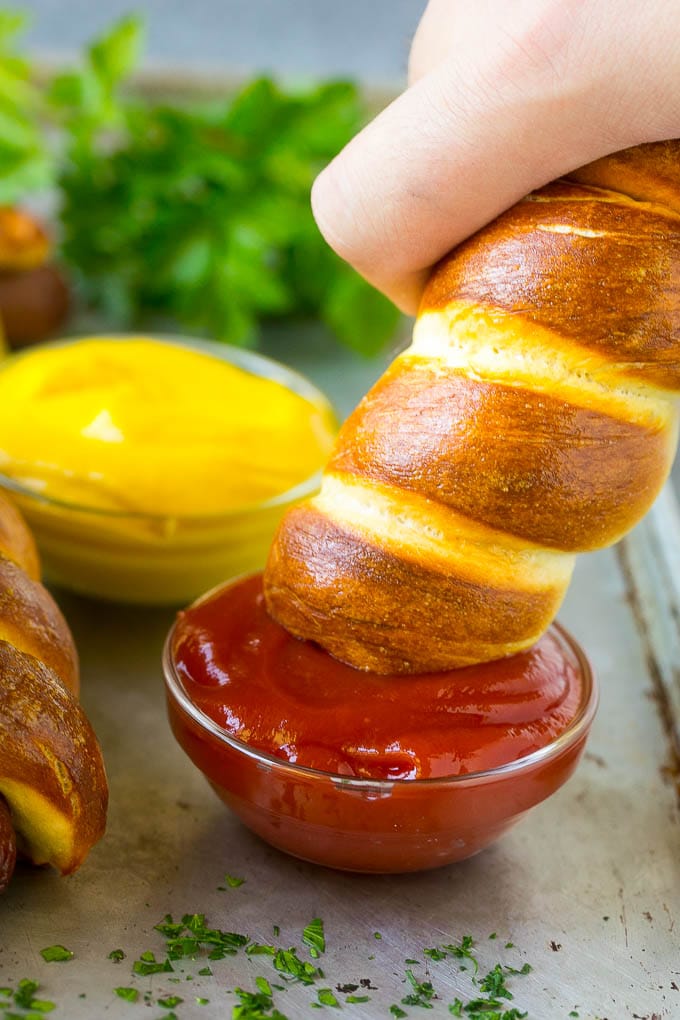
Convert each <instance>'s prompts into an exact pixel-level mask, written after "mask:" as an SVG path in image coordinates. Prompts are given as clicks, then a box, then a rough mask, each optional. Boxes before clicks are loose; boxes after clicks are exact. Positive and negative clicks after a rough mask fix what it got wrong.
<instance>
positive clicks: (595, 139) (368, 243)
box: [312, 0, 646, 312]
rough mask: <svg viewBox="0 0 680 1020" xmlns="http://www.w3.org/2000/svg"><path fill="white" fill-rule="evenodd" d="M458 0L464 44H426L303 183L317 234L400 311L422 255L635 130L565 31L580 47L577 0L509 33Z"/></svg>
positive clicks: (406, 306)
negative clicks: (409, 76) (406, 82)
mask: <svg viewBox="0 0 680 1020" xmlns="http://www.w3.org/2000/svg"><path fill="white" fill-rule="evenodd" d="M465 6H466V9H467V13H466V17H467V19H468V21H469V22H470V24H473V23H474V24H475V25H476V28H475V32H472V29H470V33H469V36H468V38H469V39H470V40H471V42H472V43H473V45H472V46H471V48H469V49H468V48H467V47H466V48H465V49H463V48H461V47H459V48H458V49H457V50H456V52H455V55H454V56H452V57H444V58H442V57H441V53H440V54H438V56H437V57H436V58H435V66H434V68H433V69H432V70H430V71H428V72H426V73H424V74H423V75H422V76H421V77H420V78H419V80H417V81H416V82H415V84H414V85H413V86H412V87H410V88H409V89H408V90H407V91H406V92H405V93H404V94H403V95H402V96H400V97H399V98H398V99H397V100H395V102H394V103H392V104H391V105H390V106H389V107H388V108H387V109H386V110H385V111H384V112H383V113H382V114H381V115H380V116H379V117H378V118H376V120H375V121H373V122H372V123H371V124H370V125H369V126H368V127H367V128H365V129H364V131H362V132H361V133H360V134H359V135H358V136H357V137H356V138H355V139H354V140H353V141H352V142H351V143H350V144H349V145H348V146H347V147H346V149H344V150H343V152H342V153H341V154H340V155H339V156H338V157H337V158H336V159H335V160H334V161H333V163H331V164H330V166H329V167H328V168H327V169H326V170H325V171H324V172H323V173H322V174H321V176H320V177H319V178H318V180H317V181H316V183H315V186H314V189H313V193H312V204H313V209H314V214H315V216H316V218H317V221H318V223H319V227H320V229H321V231H322V233H323V234H324V236H325V237H326V239H327V240H328V242H329V244H330V245H331V246H332V247H333V248H334V249H335V250H336V251H337V252H338V253H339V254H340V255H341V256H342V257H343V258H345V259H346V260H347V261H348V262H350V263H351V264H352V265H353V266H354V267H355V268H356V269H358V270H359V272H361V273H362V274H363V275H364V276H365V277H366V278H367V279H368V280H370V282H372V283H373V284H375V286H377V287H378V288H379V289H381V290H383V291H384V292H385V293H386V294H387V295H388V296H389V297H391V298H392V299H393V300H394V301H395V302H396V303H397V304H398V305H399V307H401V308H402V309H403V310H404V311H407V312H414V311H415V310H416V308H417V303H418V299H419V296H420V293H421V290H422V286H423V283H424V280H425V279H426V277H427V274H428V271H429V268H430V267H431V266H432V265H433V264H434V263H435V262H436V261H437V260H438V259H439V258H441V257H442V256H443V255H444V254H446V252H448V251H449V250H450V249H451V248H453V247H454V246H455V245H456V244H458V243H459V242H460V241H462V240H463V239H464V238H465V237H467V236H469V235H470V234H472V233H474V231H476V230H477V229H479V228H480V227H481V226H483V225H484V224H485V223H487V222H488V221H489V220H491V219H493V218H494V217H495V216H497V215H498V214H499V213H500V212H501V211H502V210H504V209H506V208H508V207H509V206H510V205H512V204H513V203H514V202H516V201H517V200H518V199H520V198H521V197H522V196H523V195H525V194H526V193H527V192H529V191H531V190H532V189H534V188H535V187H538V186H540V185H541V184H543V183H546V182H547V181H549V180H551V179H553V178H555V177H558V176H560V175H561V174H563V173H565V172H567V171H568V170H571V169H573V168H574V167H576V166H579V165H582V164H583V163H587V162H589V161H590V160H593V159H596V158H598V157H600V156H602V155H604V154H606V153H607V152H611V151H614V150H615V149H618V148H623V147H625V146H626V145H632V144H635V143H636V142H637V141H641V140H643V139H642V138H639V137H636V136H635V132H636V131H639V126H637V125H635V124H633V123H632V121H631V122H630V123H628V121H627V122H626V123H623V122H622V118H621V117H620V116H619V117H612V116H611V110H612V109H613V108H614V107H615V106H616V103H617V101H618V93H617V92H616V88H617V78H616V76H612V73H611V66H607V63H606V61H605V60H604V59H602V58H601V57H600V55H597V59H595V60H590V61H589V62H587V63H584V62H583V60H581V59H580V56H581V54H580V52H579V49H578V46H577V45H576V42H575V40H585V42H584V44H583V46H582V50H583V52H587V53H591V52H592V51H593V47H592V45H590V41H589V38H588V29H589V26H588V25H587V24H586V23H582V24H576V25H575V24H574V22H573V20H570V19H569V17H567V15H571V14H573V11H571V10H570V8H572V7H579V5H578V4H570V3H566V4H557V5H548V6H550V7H551V9H552V8H555V9H556V10H557V14H556V15H555V16H554V18H553V21H552V22H551V24H550V26H549V31H548V28H547V27H546V25H545V24H544V23H541V25H540V26H539V30H537V29H536V26H535V25H534V26H533V29H532V32H527V31H523V32H517V33H516V34H515V35H514V36H512V35H509V34H508V29H507V26H506V25H504V24H502V23H500V22H494V23H493V24H490V23H486V22H484V20H483V19H481V20H480V19H478V20H477V21H476V22H475V21H474V12H473V11H472V7H471V5H469V4H467V2H466V4H465ZM485 6H486V7H489V6H492V5H490V4H489V2H488V0H487V3H486V5H485V4H484V2H483V0H482V2H481V7H482V8H485ZM496 6H497V5H496ZM510 6H511V7H513V9H514V10H515V13H516V11H517V8H516V7H515V5H510ZM534 6H536V5H534ZM543 6H546V5H543ZM586 7H587V5H580V9H581V10H582V11H584V10H585V8H586ZM560 11H562V13H560ZM564 12H566V14H565V13H564ZM563 15H564V16H563ZM583 16H584V17H585V15H583ZM485 32H486V34H487V38H486V40H485V41H484V43H482V41H481V40H482V39H483V36H484V34H485ZM475 33H476V36H475ZM450 48H451V47H450V46H449V50H450ZM418 73H419V71H418V68H416V70H415V74H416V76H417V74H418ZM629 77H630V76H629V75H628V78H629ZM645 140H646V139H645Z"/></svg>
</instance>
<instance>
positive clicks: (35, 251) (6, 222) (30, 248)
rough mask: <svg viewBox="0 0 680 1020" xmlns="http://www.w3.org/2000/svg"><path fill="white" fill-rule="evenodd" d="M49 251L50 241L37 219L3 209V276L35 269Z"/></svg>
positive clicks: (0, 264)
mask: <svg viewBox="0 0 680 1020" xmlns="http://www.w3.org/2000/svg"><path fill="white" fill-rule="evenodd" d="M49 251H50V241H49V238H48V236H47V234H46V233H45V230H44V229H43V227H42V226H41V225H40V223H38V221H37V220H36V219H35V218H34V217H33V216H31V215H30V214H29V213H27V212H25V211H24V210H22V209H16V208H14V207H13V206H6V205H5V206H0V272H2V273H4V272H16V271H17V270H28V269H34V268H35V267H36V266H41V265H42V264H43V262H44V261H45V259H46V258H47V256H48V254H49Z"/></svg>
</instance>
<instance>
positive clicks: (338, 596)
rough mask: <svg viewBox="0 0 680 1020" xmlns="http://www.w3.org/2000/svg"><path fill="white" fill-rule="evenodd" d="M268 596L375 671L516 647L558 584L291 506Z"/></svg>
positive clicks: (329, 645)
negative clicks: (399, 545) (372, 538)
mask: <svg viewBox="0 0 680 1020" xmlns="http://www.w3.org/2000/svg"><path fill="white" fill-rule="evenodd" d="M266 577H267V587H266V599H267V607H268V610H269V612H270V613H271V614H272V616H274V617H275V618H276V619H280V618H281V616H282V615H283V614H285V625H286V627H287V629H288V630H289V631H290V632H291V633H292V634H294V635H295V636H296V637H304V638H308V639H309V640H312V641H317V642H318V643H319V644H321V645H323V647H324V648H325V649H327V651H329V652H330V653H331V654H332V655H334V656H335V657H336V658H338V659H341V660H342V661H343V662H351V663H352V665H353V666H355V667H357V668H358V669H363V670H371V671H372V672H374V673H412V672H415V671H422V666H421V663H422V662H427V664H428V666H427V668H428V670H430V671H432V670H439V669H452V668H455V667H457V666H465V665H469V664H470V663H471V662H477V661H480V659H481V660H485V659H495V658H499V657H501V656H503V655H506V654H508V652H509V651H513V652H515V651H519V650H520V649H522V648H525V647H527V646H528V645H530V644H532V643H533V642H534V641H535V640H537V639H538V637H539V635H540V634H541V633H542V632H543V630H545V628H546V627H547V626H548V624H549V623H550V621H551V620H552V618H553V616H554V615H555V613H556V612H557V609H558V607H559V604H560V602H561V601H562V597H563V594H564V587H565V586H563V585H559V584H558V585H552V584H546V585H545V587H544V588H543V589H542V590H541V589H539V590H537V591H532V592H527V591H526V590H525V589H524V587H523V586H522V585H521V582H520V584H519V585H518V586H517V587H516V588H515V587H513V586H512V584H510V585H509V586H505V587H503V588H497V587H493V586H491V585H488V584H483V583H482V584H479V583H475V582H474V581H473V580H471V579H470V578H469V576H465V574H464V573H463V572H462V571H461V572H457V571H456V570H455V569H454V570H451V569H449V570H444V569H440V570H437V569H435V567H434V566H433V564H432V563H431V562H429V563H423V562H418V561H415V560H413V559H411V558H408V557H407V556H404V555H402V556H398V555H395V554H394V553H391V552H389V551H387V550H385V549H384V548H379V547H377V546H375V545H372V544H370V543H367V542H365V541H364V540H363V539H362V537H361V535H358V534H357V533H356V532H354V531H351V530H347V529H343V528H340V527H338V526H337V525H335V524H334V523H333V522H332V521H330V520H329V519H328V517H327V516H326V515H324V514H323V513H321V512H320V511H318V510H316V509H315V508H314V507H313V506H309V505H302V506H298V507H295V508H293V509H292V510H291V511H290V512H289V514H288V518H287V521H286V525H285V527H282V528H281V529H280V531H279V534H278V537H277V539H276V540H275V542H274V544H273V546H272V551H271V554H270V558H269V562H268V564H267V574H266Z"/></svg>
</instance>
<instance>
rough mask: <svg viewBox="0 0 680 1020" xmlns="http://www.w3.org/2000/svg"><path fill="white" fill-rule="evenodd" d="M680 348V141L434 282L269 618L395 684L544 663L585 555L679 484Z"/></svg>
mask: <svg viewBox="0 0 680 1020" xmlns="http://www.w3.org/2000/svg"><path fill="white" fill-rule="evenodd" d="M679 341H680V142H663V143H658V144H654V145H647V146H640V147H638V148H636V149H631V150H627V151H626V152H624V153H619V154H616V155H615V156H612V157H608V158H607V159H604V160H600V161H598V162H597V163H594V164H592V165H591V166H589V167H586V168H584V169H583V170H580V171H577V172H576V173H575V174H574V175H573V176H571V177H570V178H569V179H567V180H563V181H559V182H556V183H554V184H551V185H548V186H547V187H545V188H543V189H541V190H540V191H537V192H535V193H533V194H531V195H529V196H528V197H527V198H526V199H524V200H523V201H521V202H519V203H518V204H517V205H515V206H514V207H513V208H512V209H510V210H509V211H508V212H506V213H505V214H504V215H502V216H500V217H499V218H498V219H497V220H495V221H494V222H492V223H490V224H489V225H488V226H487V227H485V228H484V229H483V230H481V231H479V233H477V234H476V235H475V236H474V237H472V238H470V239H469V240H468V241H467V242H465V243H464V244H462V245H461V246H460V247H459V248H457V249H456V250H455V251H454V252H452V253H451V254H450V255H449V256H447V257H446V258H445V259H443V260H442V262H440V264H439V265H438V266H437V267H436V268H435V270H434V272H433V274H432V277H431V279H430V281H429V283H428V286H427V288H426V290H425V293H424V295H423V299H422V303H421V307H420V311H419V314H418V318H417V321H416V325H415V330H414V335H413V342H412V344H411V346H410V347H409V348H408V349H407V350H406V351H405V352H404V353H403V354H401V355H400V356H399V357H398V358H397V359H396V360H395V361H394V362H393V364H392V365H391V367H390V368H389V369H388V370H387V372H386V373H385V375H384V376H383V377H382V378H381V379H380V380H379V381H378V382H377V384H376V385H375V386H374V387H373V389H372V390H371V391H370V392H369V393H368V394H367V396H366V397H365V398H364V399H363V401H362V402H361V403H360V405H359V406H358V408H357V409H356V410H355V411H354V413H353V414H352V415H351V416H350V418H349V419H348V421H347V422H346V423H345V425H344V427H343V428H342V430H341V432H340V435H339V437H338V440H337V443H336V446H335V448H334V452H333V454H332V455H331V459H330V462H329V464H328V466H327V468H326V471H325V474H324V478H323V484H322V487H321V491H320V493H319V494H318V495H317V496H316V497H314V498H312V499H310V500H308V501H307V502H305V503H303V504H300V505H299V506H296V507H295V508H293V509H292V510H290V511H289V512H288V514H287V515H286V517H285V518H284V520H283V522H282V523H281V525H280V528H279V530H278V533H277V535H276V537H275V540H274V544H273V547H272V549H271V553H270V556H269V561H268V564H267V569H266V573H265V593H266V599H267V606H268V609H269V612H270V613H271V615H272V616H273V617H274V618H275V619H276V620H278V621H279V622H280V623H282V624H283V625H284V626H285V627H286V628H287V629H288V630H289V631H290V632H291V633H293V634H294V635H296V636H298V637H301V638H308V639H311V640H313V641H316V642H318V643H319V644H320V645H322V646H323V647H324V648H325V649H327V650H328V651H329V652H330V653H331V654H332V655H334V656H336V657H337V658H339V659H341V660H343V661H345V662H348V663H350V664H351V665H353V666H355V667H357V668H359V669H364V670H372V671H374V672H377V673H393V672H394V673H397V672H400V673H409V672H427V671H433V670H442V669H450V668H454V667H458V666H464V665H467V664H470V663H474V662H483V661H486V660H489V659H495V658H499V657H502V656H505V655H509V654H512V653H514V652H517V651H519V650H521V649H523V648H526V647H528V646H529V645H531V644H533V642H535V641H536V640H537V639H538V638H539V636H540V635H541V634H542V633H543V631H544V630H545V629H546V628H547V627H548V625H549V624H550V622H551V621H552V619H553V618H554V616H555V614H556V612H557V610H558V607H559V605H560V603H561V601H562V598H563V596H564V593H565V591H566V589H567V586H568V583H569V580H570V576H571V573H572V568H573V564H574V558H575V554H576V553H578V552H581V551H585V550H591V549H598V548H601V547H602V546H605V545H608V544H610V543H612V542H615V541H616V540H617V539H619V538H620V537H621V536H622V535H623V534H625V532H627V531H628V530H629V529H630V528H631V527H632V526H633V525H634V524H635V523H636V522H637V521H638V520H639V519H640V517H642V515H643V514H644V513H645V512H646V511H647V509H648V508H649V507H650V505H651V503H652V502H653V500H654V498H655V497H656V495H657V493H658V491H659V489H660V488H661V486H662V484H663V482H664V480H665V479H666V477H667V475H668V472H669V470H670V467H671V463H672V459H673V455H674V451H675V446H676V440H677V421H678V414H677V409H676V405H675V394H676V392H677V391H678V390H679V389H680V356H679V355H678V343H679Z"/></svg>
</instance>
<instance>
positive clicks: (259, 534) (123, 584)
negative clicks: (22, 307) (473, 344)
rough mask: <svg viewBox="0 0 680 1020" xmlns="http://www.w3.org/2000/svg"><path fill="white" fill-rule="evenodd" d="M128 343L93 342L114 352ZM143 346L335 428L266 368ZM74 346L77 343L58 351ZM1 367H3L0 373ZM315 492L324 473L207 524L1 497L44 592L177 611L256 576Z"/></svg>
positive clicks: (321, 402)
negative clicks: (203, 360) (196, 362)
mask: <svg viewBox="0 0 680 1020" xmlns="http://www.w3.org/2000/svg"><path fill="white" fill-rule="evenodd" d="M131 338H132V337H131V336H124V335H123V336H103V335H101V334H100V335H98V336H97V339H103V340H107V341H108V340H110V341H112V342H115V341H120V340H125V339H131ZM144 339H152V340H157V341H161V342H165V343H171V344H174V345H179V346H185V347H190V348H192V349H194V350H198V351H201V352H204V353H207V354H210V355H211V356H213V357H215V358H218V359H220V360H222V361H227V362H229V363H231V364H233V365H236V366H237V367H239V368H242V369H244V370H245V371H247V372H250V373H253V374H254V375H257V376H260V377H262V378H265V379H269V380H273V381H275V382H278V383H280V384H281V385H282V386H285V387H286V388H287V389H289V390H291V391H292V392H294V393H297V394H298V395H300V396H302V397H304V398H305V399H307V400H308V401H309V402H310V403H312V404H313V405H314V406H315V407H316V408H317V409H318V410H319V412H320V414H321V415H322V417H323V419H324V421H325V422H327V423H328V428H329V430H330V431H331V432H333V431H335V429H336V427H337V420H336V416H335V413H334V411H333V409H332V407H331V405H330V403H329V401H328V400H327V398H326V397H325V396H324V394H323V393H322V392H321V391H320V390H318V389H317V388H316V386H314V385H313V384H312V383H311V382H310V381H309V380H308V379H306V378H305V377H304V376H302V375H300V374H299V373H297V372H295V371H293V370H292V369H289V368H287V367H286V366H285V365H282V364H279V363H278V362H276V361H273V360H272V359H271V358H267V357H264V356H263V355H260V354H255V353H254V352H252V351H248V350H243V349H241V348H237V347H230V346H228V345H226V344H221V343H215V342H211V341H205V340H194V339H191V338H186V337H170V336H157V335H153V334H145V335H144ZM75 342H77V339H75V338H74V339H73V340H62V341H57V342H56V343H58V344H67V343H75ZM50 346H53V345H50ZM30 353H31V352H30V351H28V352H26V353H24V352H22V353H20V354H16V355H13V356H12V357H13V358H21V357H25V356H28V354H30ZM7 363H8V362H7V361H4V362H3V363H2V365H0V372H1V371H2V367H3V365H6V364H7ZM320 482H321V466H320V469H319V470H318V471H317V472H315V473H314V474H313V475H311V476H309V477H308V478H305V479H304V480H303V481H302V482H300V483H299V484H297V485H295V486H294V487H293V488H290V489H288V490H287V491H285V492H281V493H279V494H277V495H276V496H274V497H273V498H270V499H267V500H265V501H262V502H259V503H255V504H252V505H244V506H240V507H238V508H235V509H230V510H227V511H224V512H218V513H209V514H204V515H200V514H187V515H172V514H165V513H159V514H155V513H145V512H128V511H124V510H123V511H119V510H109V509H101V508H98V507H91V506H86V505H83V504H79V503H74V502H68V501H66V500H61V499H55V498H52V497H50V496H47V495H43V494H40V493H38V492H35V491H33V490H31V489H29V488H28V487H26V486H25V485H23V484H20V483H18V482H17V481H16V480H14V479H12V478H11V477H8V476H7V475H4V474H2V472H0V487H2V488H3V489H4V490H5V491H7V492H8V493H9V494H10V495H11V496H12V498H13V500H14V502H15V503H16V504H17V506H18V507H19V509H20V510H21V511H22V513H23V514H24V516H25V518H26V520H27V521H28V523H29V525H30V527H31V529H32V531H33V534H34V535H35V538H36V541H37V544H38V548H39V551H40V555H41V559H42V564H43V568H44V574H45V577H46V580H47V581H48V582H49V583H51V584H55V585H58V586H60V587H63V588H66V589H69V590H70V591H74V592H77V593H79V594H83V595H88V596H95V597H97V598H104V599H108V600H111V601H119V602H129V603H137V604H146V605H157V606H159V605H175V606H176V605H184V604H186V603H187V602H190V601H192V600H193V599H195V598H196V597H197V596H198V595H200V593H201V592H204V591H205V590H206V589H207V588H212V587H214V586H215V585H216V584H218V583H219V582H220V581H221V580H222V579H223V578H224V577H230V576H232V575H235V574H241V573H248V572H251V571H254V570H259V569H261V568H262V566H263V565H264V562H265V560H266V558H267V552H268V550H269V546H270V544H271V540H272V537H273V535H274V531H275V530H276V526H277V524H278V522H279V521H280V519H281V517H282V516H283V514H284V513H285V511H286V510H287V508H288V507H289V506H291V505H293V504H294V503H297V502H299V501H300V500H303V499H305V498H307V497H308V496H310V495H312V494H313V493H314V492H316V491H317V490H318V488H319V485H320Z"/></svg>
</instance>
